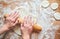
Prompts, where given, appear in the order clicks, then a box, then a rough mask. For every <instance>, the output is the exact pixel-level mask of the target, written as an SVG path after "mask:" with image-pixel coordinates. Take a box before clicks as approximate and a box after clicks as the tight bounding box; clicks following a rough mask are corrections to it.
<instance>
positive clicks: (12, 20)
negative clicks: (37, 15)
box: [3, 12, 19, 29]
mask: <svg viewBox="0 0 60 39" xmlns="http://www.w3.org/2000/svg"><path fill="white" fill-rule="evenodd" d="M18 16H19V15H18V13H16V12H15V13H11V14H10V15H9V16H8V17H7V18H6V20H5V23H4V26H3V27H5V28H8V29H11V28H12V27H14V26H15V25H16V24H17V23H18V21H17V18H18Z"/></svg>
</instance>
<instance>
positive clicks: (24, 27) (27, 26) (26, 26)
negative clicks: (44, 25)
mask: <svg viewBox="0 0 60 39" xmlns="http://www.w3.org/2000/svg"><path fill="white" fill-rule="evenodd" d="M33 24H34V23H33V19H32V17H30V16H27V17H25V18H24V22H23V23H22V24H21V31H22V34H23V35H30V34H31V33H32V31H33V27H32V26H33Z"/></svg>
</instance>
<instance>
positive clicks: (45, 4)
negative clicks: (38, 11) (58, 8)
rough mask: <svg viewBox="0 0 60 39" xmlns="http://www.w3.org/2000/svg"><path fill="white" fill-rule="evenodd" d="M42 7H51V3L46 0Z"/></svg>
mask: <svg viewBox="0 0 60 39" xmlns="http://www.w3.org/2000/svg"><path fill="white" fill-rule="evenodd" d="M41 6H42V7H45V8H46V7H48V6H49V2H48V1H47V0H45V1H43V2H42V4H41Z"/></svg>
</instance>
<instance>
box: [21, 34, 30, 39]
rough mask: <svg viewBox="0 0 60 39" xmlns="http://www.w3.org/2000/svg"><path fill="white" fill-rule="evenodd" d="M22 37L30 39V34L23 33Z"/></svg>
mask: <svg viewBox="0 0 60 39" xmlns="http://www.w3.org/2000/svg"><path fill="white" fill-rule="evenodd" d="M22 37H23V39H30V35H29V34H23V35H22Z"/></svg>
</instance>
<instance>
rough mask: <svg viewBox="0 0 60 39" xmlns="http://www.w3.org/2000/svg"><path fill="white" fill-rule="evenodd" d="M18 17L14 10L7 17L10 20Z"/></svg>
mask: <svg viewBox="0 0 60 39" xmlns="http://www.w3.org/2000/svg"><path fill="white" fill-rule="evenodd" d="M18 17H19V14H18V13H17V12H15V13H11V14H10V15H9V18H10V20H11V21H14V22H15V21H16V19H17V18H18Z"/></svg>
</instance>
